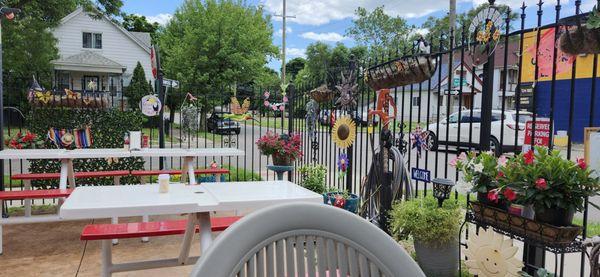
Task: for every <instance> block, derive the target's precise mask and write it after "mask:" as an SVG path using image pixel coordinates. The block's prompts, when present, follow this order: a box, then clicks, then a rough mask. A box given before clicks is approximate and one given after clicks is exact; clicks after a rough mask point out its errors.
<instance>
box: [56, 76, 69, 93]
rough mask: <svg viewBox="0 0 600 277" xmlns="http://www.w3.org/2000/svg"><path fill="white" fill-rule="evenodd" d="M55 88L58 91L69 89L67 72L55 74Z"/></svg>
mask: <svg viewBox="0 0 600 277" xmlns="http://www.w3.org/2000/svg"><path fill="white" fill-rule="evenodd" d="M56 87H57V88H58V89H59V90H63V89H66V88H67V89H70V88H71V74H69V72H67V71H57V72H56Z"/></svg>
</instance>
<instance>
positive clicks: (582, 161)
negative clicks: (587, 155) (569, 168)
mask: <svg viewBox="0 0 600 277" xmlns="http://www.w3.org/2000/svg"><path fill="white" fill-rule="evenodd" d="M577 165H578V166H579V167H580V168H581V169H584V170H585V169H586V168H587V163H585V159H577Z"/></svg>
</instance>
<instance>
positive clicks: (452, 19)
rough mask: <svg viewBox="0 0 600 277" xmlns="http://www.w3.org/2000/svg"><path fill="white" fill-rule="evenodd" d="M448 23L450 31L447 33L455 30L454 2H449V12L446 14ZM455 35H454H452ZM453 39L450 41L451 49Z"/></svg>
mask: <svg viewBox="0 0 600 277" xmlns="http://www.w3.org/2000/svg"><path fill="white" fill-rule="evenodd" d="M448 21H449V23H450V24H449V27H450V29H449V30H448V31H450V32H451V31H455V30H456V0H450V12H449V13H448ZM454 35H456V33H455V34H454ZM454 41H455V40H454V39H452V41H450V45H451V47H454Z"/></svg>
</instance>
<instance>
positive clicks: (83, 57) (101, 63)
mask: <svg viewBox="0 0 600 277" xmlns="http://www.w3.org/2000/svg"><path fill="white" fill-rule="evenodd" d="M52 63H53V64H54V65H57V66H63V67H73V66H75V67H86V68H87V67H89V68H104V69H107V70H115V71H117V72H121V73H122V72H123V70H124V69H125V68H126V67H125V66H123V65H121V64H119V63H118V62H115V61H113V60H111V59H109V58H107V57H104V56H102V55H100V54H98V53H94V52H93V51H83V52H81V53H79V54H76V55H73V56H69V57H66V58H60V59H58V60H54V61H52Z"/></svg>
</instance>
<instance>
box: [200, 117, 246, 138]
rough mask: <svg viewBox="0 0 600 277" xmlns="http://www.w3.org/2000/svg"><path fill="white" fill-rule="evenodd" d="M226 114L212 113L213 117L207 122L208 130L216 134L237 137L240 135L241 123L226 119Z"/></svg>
mask: <svg viewBox="0 0 600 277" xmlns="http://www.w3.org/2000/svg"><path fill="white" fill-rule="evenodd" d="M224 114H226V113H224V112H214V113H212V115H211V116H210V117H209V118H208V119H207V120H206V127H207V128H208V131H209V132H211V133H215V134H229V133H235V134H236V135H239V134H240V123H238V122H235V121H233V120H231V119H226V118H224V117H223V115H224Z"/></svg>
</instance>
